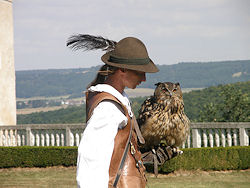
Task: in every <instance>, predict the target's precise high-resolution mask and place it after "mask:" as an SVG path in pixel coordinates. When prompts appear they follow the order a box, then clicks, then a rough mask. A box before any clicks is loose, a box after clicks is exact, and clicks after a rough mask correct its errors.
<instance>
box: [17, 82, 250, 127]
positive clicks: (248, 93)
mask: <svg viewBox="0 0 250 188" xmlns="http://www.w3.org/2000/svg"><path fill="white" fill-rule="evenodd" d="M249 97H250V81H248V82H239V83H235V84H229V85H224V86H223V85H220V86H218V87H214V86H213V87H209V88H206V89H203V90H198V91H192V92H190V93H184V94H183V99H184V103H185V113H186V114H187V116H188V117H189V119H190V120H191V121H205V122H212V121H234V122H235V121H243V122H244V121H245V122H249V121H250V119H249V118H250V107H249V102H250V101H249ZM146 98H147V97H136V98H132V99H130V100H131V103H132V105H131V106H132V109H133V112H134V113H135V115H136V116H138V111H139V109H140V106H141V104H142V103H143V101H144V100H145V99H146ZM85 119H86V113H85V106H83V105H82V106H80V107H77V106H75V107H68V108H66V109H60V110H55V111H49V112H37V113H32V114H26V115H18V116H17V123H18V124H39V123H40V124H46V123H84V122H85Z"/></svg>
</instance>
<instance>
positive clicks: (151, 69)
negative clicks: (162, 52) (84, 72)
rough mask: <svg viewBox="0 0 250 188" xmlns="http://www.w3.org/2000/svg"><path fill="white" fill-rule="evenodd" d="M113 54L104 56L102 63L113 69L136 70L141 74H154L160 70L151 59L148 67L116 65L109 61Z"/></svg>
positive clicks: (108, 53)
mask: <svg viewBox="0 0 250 188" xmlns="http://www.w3.org/2000/svg"><path fill="white" fill-rule="evenodd" d="M110 54H111V52H107V53H106V54H104V55H103V56H102V58H101V59H102V61H103V62H104V63H105V64H108V65H111V66H113V67H119V68H125V69H130V70H136V71H141V72H147V73H154V72H158V71H159V69H158V68H157V67H156V65H155V64H154V62H153V61H152V60H151V59H150V62H149V63H148V64H146V65H128V64H119V63H114V62H110V61H109V57H110Z"/></svg>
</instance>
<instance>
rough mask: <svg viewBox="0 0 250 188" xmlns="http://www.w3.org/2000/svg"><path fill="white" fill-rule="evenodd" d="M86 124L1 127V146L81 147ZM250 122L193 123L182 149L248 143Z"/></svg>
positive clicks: (243, 144)
mask: <svg viewBox="0 0 250 188" xmlns="http://www.w3.org/2000/svg"><path fill="white" fill-rule="evenodd" d="M84 129H85V124H34V125H31V124H28V125H17V126H0V146H26V145H27V146H78V145H79V143H80V140H81V137H82V133H83V131H84ZM249 131H250V122H246V123H242V122H240V123H232V122H223V123H214V122H212V123H191V130H190V135H189V137H188V139H187V141H186V143H185V144H183V146H182V148H190V147H193V148H200V147H219V146H223V147H226V146H238V145H240V146H249Z"/></svg>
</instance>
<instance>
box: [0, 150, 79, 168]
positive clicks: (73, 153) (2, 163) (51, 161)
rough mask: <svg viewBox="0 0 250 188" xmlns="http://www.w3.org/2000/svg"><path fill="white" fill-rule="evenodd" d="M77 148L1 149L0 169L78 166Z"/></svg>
mask: <svg viewBox="0 0 250 188" xmlns="http://www.w3.org/2000/svg"><path fill="white" fill-rule="evenodd" d="M76 159H77V147H53V146H48V147H36V146H20V147H0V168H9V167H47V166H61V165H63V166H73V165H76Z"/></svg>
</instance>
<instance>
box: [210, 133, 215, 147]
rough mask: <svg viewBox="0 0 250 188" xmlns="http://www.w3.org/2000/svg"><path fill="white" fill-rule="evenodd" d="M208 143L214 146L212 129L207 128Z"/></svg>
mask: <svg viewBox="0 0 250 188" xmlns="http://www.w3.org/2000/svg"><path fill="white" fill-rule="evenodd" d="M209 145H210V147H211V148H212V147H214V137H213V129H209Z"/></svg>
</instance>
